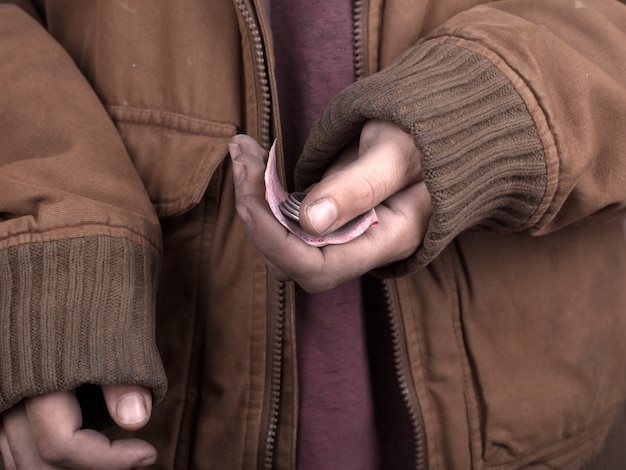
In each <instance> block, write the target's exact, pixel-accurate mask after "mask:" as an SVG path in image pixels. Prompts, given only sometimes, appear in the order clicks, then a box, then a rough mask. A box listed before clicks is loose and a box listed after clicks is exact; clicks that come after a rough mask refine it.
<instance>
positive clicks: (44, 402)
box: [25, 392, 156, 470]
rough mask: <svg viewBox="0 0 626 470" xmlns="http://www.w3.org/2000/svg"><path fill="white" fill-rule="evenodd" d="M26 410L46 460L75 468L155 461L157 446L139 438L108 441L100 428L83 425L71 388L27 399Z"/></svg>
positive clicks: (124, 466) (118, 466) (128, 465)
mask: <svg viewBox="0 0 626 470" xmlns="http://www.w3.org/2000/svg"><path fill="white" fill-rule="evenodd" d="M25 408H26V413H27V416H28V420H29V423H30V426H31V429H32V433H33V436H34V439H35V442H36V448H37V449H38V451H39V455H40V457H41V458H42V459H43V461H44V462H46V463H49V464H51V465H54V466H59V467H67V468H72V469H94V470H100V469H102V470H104V469H112V470H115V469H130V468H133V467H136V466H141V465H150V464H152V463H154V462H155V461H156V449H154V447H153V446H151V445H150V444H148V443H147V442H145V441H142V440H139V439H121V440H117V441H113V442H111V441H109V439H108V438H107V437H106V436H104V435H103V434H100V433H99V432H96V431H93V430H89V429H80V426H81V421H82V419H81V415H80V407H79V405H78V401H77V400H76V398H75V396H74V394H73V393H71V392H57V393H50V394H46V395H42V396H40V397H35V398H30V399H27V400H26V401H25Z"/></svg>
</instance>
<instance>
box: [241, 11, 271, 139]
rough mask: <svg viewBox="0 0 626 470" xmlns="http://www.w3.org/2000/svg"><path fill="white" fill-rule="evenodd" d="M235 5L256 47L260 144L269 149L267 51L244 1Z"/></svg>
mask: <svg viewBox="0 0 626 470" xmlns="http://www.w3.org/2000/svg"><path fill="white" fill-rule="evenodd" d="M235 4H236V5H237V7H238V8H239V10H240V11H241V16H242V17H243V19H244V21H245V22H246V27H247V28H248V32H249V33H250V37H251V40H252V44H253V47H254V59H255V64H256V74H257V80H258V84H259V87H260V105H261V109H260V116H261V118H260V123H259V139H258V141H259V143H260V144H261V145H262V146H263V147H265V148H269V144H270V119H271V109H272V108H271V94H270V86H269V79H268V73H267V61H266V57H265V49H264V47H263V40H262V38H261V32H260V30H259V25H258V23H257V21H256V20H255V18H254V16H253V15H252V13H250V9H249V8H248V6H247V5H246V3H245V1H244V0H235Z"/></svg>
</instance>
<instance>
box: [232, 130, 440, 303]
mask: <svg viewBox="0 0 626 470" xmlns="http://www.w3.org/2000/svg"><path fill="white" fill-rule="evenodd" d="M230 150H231V157H232V158H233V176H234V180H235V197H236V199H237V211H238V212H239V215H240V216H241V218H242V220H243V223H244V225H245V227H246V230H247V232H248V234H249V236H250V237H251V239H252V241H253V242H254V243H255V245H256V247H257V249H258V250H259V251H260V253H261V254H262V255H263V256H264V257H265V260H266V262H267V264H268V266H269V268H270V269H271V270H272V272H273V273H274V275H275V276H277V277H278V279H282V280H287V279H293V280H295V281H296V282H298V283H299V284H300V285H301V286H302V288H303V289H305V290H306V291H308V292H311V293H319V292H324V291H326V290H329V289H331V288H333V287H335V286H337V285H339V284H341V283H343V282H346V281H348V280H350V279H353V278H356V277H358V276H360V275H362V274H364V273H366V272H368V271H371V270H372V269H375V268H378V267H381V266H384V265H386V264H389V263H392V262H394V261H398V260H402V259H405V258H407V257H408V256H410V255H411V254H413V253H414V252H415V250H416V249H417V248H418V246H419V245H420V244H421V242H422V240H423V237H424V234H425V232H426V228H427V225H428V221H429V219H430V216H431V213H432V208H431V204H430V196H429V194H428V191H427V190H426V186H425V184H424V182H423V180H422V173H421V165H420V154H419V151H418V150H417V147H416V146H415V144H414V142H413V138H412V137H411V136H410V135H408V134H406V133H404V132H403V131H402V130H401V129H400V128H399V127H397V126H396V125H395V124H391V123H386V122H381V121H369V122H368V123H366V124H365V126H364V127H363V130H362V132H361V136H360V140H359V143H358V148H354V149H348V150H346V151H345V152H344V153H343V154H342V155H341V156H339V158H338V160H337V162H336V163H335V164H334V165H333V166H332V167H331V168H330V169H329V170H328V171H327V172H326V174H325V175H324V178H322V180H321V181H320V182H319V183H318V184H317V185H316V186H315V187H313V188H311V190H310V191H309V193H308V194H307V197H306V198H305V199H304V200H303V201H302V206H301V224H302V227H303V228H304V229H305V230H307V231H308V232H310V233H312V234H317V235H323V234H326V233H329V232H332V231H333V230H336V229H337V228H339V227H341V226H342V225H343V224H345V223H346V222H348V221H350V220H351V219H353V218H354V217H356V216H358V215H360V214H362V213H363V212H366V211H367V210H369V209H371V208H372V207H375V208H376V212H377V214H378V218H379V224H378V225H376V226H373V227H371V228H370V229H368V230H367V231H366V232H365V233H364V234H363V235H361V236H360V237H358V238H356V239H354V240H352V241H350V242H349V243H346V244H343V245H329V246H326V247H323V248H314V247H311V246H309V245H306V244H305V243H304V242H302V241H301V240H300V239H299V238H297V237H296V236H294V235H292V234H291V233H289V232H288V231H287V230H286V229H284V228H283V227H282V226H281V225H280V224H279V223H278V221H276V219H275V218H274V216H273V215H272V213H271V212H270V210H269V208H268V206H267V204H266V202H265V200H264V191H265V187H264V183H263V173H264V169H265V165H264V163H263V162H264V158H265V156H266V152H265V151H264V150H263V149H262V148H261V147H260V146H259V145H258V143H257V142H256V141H254V139H252V138H251V137H249V136H245V135H239V136H235V137H234V138H233V139H232V140H231V145H230Z"/></svg>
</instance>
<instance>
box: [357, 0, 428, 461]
mask: <svg viewBox="0 0 626 470" xmlns="http://www.w3.org/2000/svg"><path fill="white" fill-rule="evenodd" d="M368 7H369V0H354V3H353V6H352V28H353V38H354V71H355V76H356V79H357V80H360V79H361V78H363V77H365V76H366V75H367V74H368V73H369V70H368V67H369V65H368V57H367V50H368V48H367V41H368V38H367V22H366V14H367V10H368ZM382 285H383V292H384V296H385V305H386V307H387V316H388V319H389V324H390V331H391V342H392V349H393V363H394V367H395V373H396V378H397V381H398V387H399V388H400V393H401V395H402V399H403V401H404V405H405V407H406V410H407V412H408V415H409V420H410V422H411V428H412V430H413V438H414V440H413V445H414V451H415V452H414V454H415V469H416V470H424V469H426V441H425V436H424V428H423V425H422V413H421V409H420V406H419V402H418V400H417V394H416V393H415V390H414V388H413V383H412V381H411V380H410V379H409V378H408V377H409V363H408V357H407V356H406V352H405V351H406V344H405V338H404V335H403V331H402V329H403V327H402V323H401V321H400V318H399V313H398V312H399V311H400V308H399V305H398V298H397V292H396V290H395V284H393V281H389V280H386V281H382Z"/></svg>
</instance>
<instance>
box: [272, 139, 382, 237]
mask: <svg viewBox="0 0 626 470" xmlns="http://www.w3.org/2000/svg"><path fill="white" fill-rule="evenodd" d="M288 195H289V193H288V192H287V191H286V190H285V188H283V186H282V184H281V183H280V179H279V178H278V171H277V169H276V142H274V144H273V145H272V148H271V149H270V153H269V158H268V161H267V167H266V169H265V199H266V200H267V203H268V204H269V206H270V209H271V211H272V213H273V214H274V217H276V219H277V220H278V221H279V222H280V223H281V224H282V225H283V227H285V228H286V229H287V230H289V231H290V232H291V233H293V234H294V235H296V236H297V237H298V238H300V240H302V241H303V242H305V243H307V244H308V245H311V246H316V247H322V246H326V245H339V244H342V243H347V242H349V241H350V240H354V239H355V238H356V237H358V236H359V235H362V234H363V233H364V232H365V231H366V230H367V229H368V228H370V227H371V226H372V225H376V224H377V223H378V217H377V216H376V211H375V210H374V209H370V210H369V211H368V212H366V213H365V214H362V215H360V216H358V217H356V218H355V219H353V220H351V221H350V222H348V223H347V224H345V225H344V226H343V227H340V228H339V229H337V230H336V231H334V232H332V233H330V234H328V235H325V236H316V235H311V234H310V233H307V232H305V231H304V230H303V229H302V227H300V224H298V223H297V222H296V221H294V220H291V219H289V218H288V217H286V216H285V215H284V214H283V213H282V211H281V210H280V207H279V206H280V203H281V202H283V201H284V200H285V199H287V196H288Z"/></svg>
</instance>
